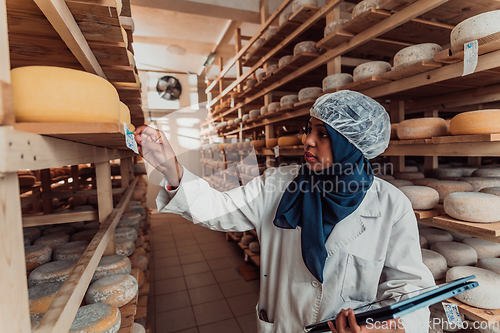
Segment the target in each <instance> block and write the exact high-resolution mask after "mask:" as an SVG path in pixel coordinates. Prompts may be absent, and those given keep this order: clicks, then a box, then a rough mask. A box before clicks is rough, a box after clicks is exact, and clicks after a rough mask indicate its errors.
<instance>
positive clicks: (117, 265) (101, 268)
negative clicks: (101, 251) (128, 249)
mask: <svg viewBox="0 0 500 333" xmlns="http://www.w3.org/2000/svg"><path fill="white" fill-rule="evenodd" d="M130 271H131V264H130V260H129V258H127V257H126V256H121V255H117V254H114V255H110V256H104V257H102V258H101V260H100V261H99V265H97V268H96V270H95V272H94V275H93V276H92V281H91V282H95V281H97V280H98V279H100V278H103V277H105V276H110V275H115V274H130Z"/></svg>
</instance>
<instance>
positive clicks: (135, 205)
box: [130, 201, 144, 216]
mask: <svg viewBox="0 0 500 333" xmlns="http://www.w3.org/2000/svg"><path fill="white" fill-rule="evenodd" d="M130 212H131V213H137V214H139V215H141V216H142V214H144V207H143V206H142V203H141V202H140V201H130Z"/></svg>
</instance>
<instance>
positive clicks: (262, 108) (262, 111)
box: [250, 105, 267, 118]
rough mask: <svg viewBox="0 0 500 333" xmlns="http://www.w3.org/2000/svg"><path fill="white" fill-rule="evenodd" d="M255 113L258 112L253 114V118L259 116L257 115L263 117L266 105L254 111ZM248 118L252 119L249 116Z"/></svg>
mask: <svg viewBox="0 0 500 333" xmlns="http://www.w3.org/2000/svg"><path fill="white" fill-rule="evenodd" d="M255 111H259V112H258V113H257V112H255V114H256V116H255V117H254V118H257V117H258V116H259V114H260V115H261V116H263V115H265V114H266V113H267V105H264V106H263V107H261V108H260V110H255ZM250 118H252V116H250Z"/></svg>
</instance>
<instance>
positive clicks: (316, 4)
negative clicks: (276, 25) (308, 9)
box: [292, 0, 318, 13]
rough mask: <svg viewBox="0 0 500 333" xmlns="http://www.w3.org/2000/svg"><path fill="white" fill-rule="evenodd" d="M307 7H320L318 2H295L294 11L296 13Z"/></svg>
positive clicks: (302, 0) (304, 0)
mask: <svg viewBox="0 0 500 333" xmlns="http://www.w3.org/2000/svg"><path fill="white" fill-rule="evenodd" d="M305 5H308V6H315V7H318V0H293V2H292V11H293V12H294V13H295V12H297V11H298V10H299V9H300V8H302V6H305Z"/></svg>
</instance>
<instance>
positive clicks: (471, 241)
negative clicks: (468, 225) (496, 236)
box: [462, 237, 500, 259]
mask: <svg viewBox="0 0 500 333" xmlns="http://www.w3.org/2000/svg"><path fill="white" fill-rule="evenodd" d="M462 243H464V244H467V245H469V246H472V247H473V248H474V250H476V253H477V258H478V259H484V258H495V257H500V244H498V243H495V242H490V241H488V240H485V239H481V238H474V237H467V238H464V239H462Z"/></svg>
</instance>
